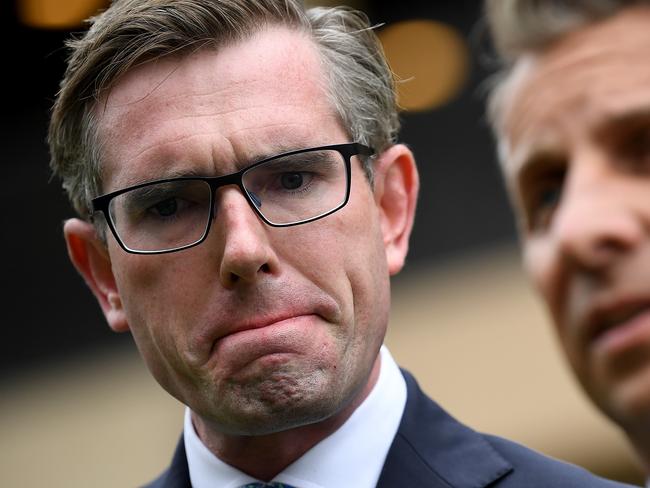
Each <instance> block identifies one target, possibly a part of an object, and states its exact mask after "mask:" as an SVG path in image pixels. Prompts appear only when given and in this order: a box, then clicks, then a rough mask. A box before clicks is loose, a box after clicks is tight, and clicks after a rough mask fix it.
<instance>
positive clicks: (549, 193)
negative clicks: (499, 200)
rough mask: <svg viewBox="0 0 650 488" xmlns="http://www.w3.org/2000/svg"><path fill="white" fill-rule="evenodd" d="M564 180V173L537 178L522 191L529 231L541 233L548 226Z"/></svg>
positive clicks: (556, 206) (559, 198)
mask: <svg viewBox="0 0 650 488" xmlns="http://www.w3.org/2000/svg"><path fill="white" fill-rule="evenodd" d="M564 179H565V174H564V171H561V172H559V171H558V172H554V173H553V174H549V175H545V176H539V177H537V178H536V179H535V180H534V181H532V182H531V183H532V184H531V185H530V186H528V187H527V188H525V189H524V190H523V191H524V195H523V197H524V200H525V202H526V218H527V223H528V229H529V230H530V231H533V232H534V231H543V230H545V229H547V228H548V227H549V226H550V224H551V222H552V220H553V217H554V215H555V212H556V210H557V208H558V206H559V205H560V200H561V199H562V191H563V187H564Z"/></svg>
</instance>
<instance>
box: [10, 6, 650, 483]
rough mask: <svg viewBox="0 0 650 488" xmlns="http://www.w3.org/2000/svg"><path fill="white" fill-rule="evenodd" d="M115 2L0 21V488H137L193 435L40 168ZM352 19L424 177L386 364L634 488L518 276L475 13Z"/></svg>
mask: <svg viewBox="0 0 650 488" xmlns="http://www.w3.org/2000/svg"><path fill="white" fill-rule="evenodd" d="M107 3H108V2H106V1H104V0H13V1H9V0H6V1H3V2H2V4H1V6H0V22H1V23H2V26H1V29H0V36H2V45H4V46H5V49H4V50H3V54H2V56H3V58H4V65H5V67H6V69H5V72H4V73H5V74H4V75H3V76H2V77H3V85H2V86H3V87H4V90H3V91H4V97H5V98H4V100H5V101H4V102H3V104H4V107H5V108H4V110H3V112H2V114H3V115H2V117H1V121H2V131H1V137H2V147H3V151H2V159H1V163H0V164H1V165H2V176H1V178H2V179H1V182H2V185H1V186H0V206H1V208H2V209H3V211H2V212H0V223H1V224H2V229H3V230H2V235H4V238H2V239H0V252H1V255H2V258H3V259H2V264H0V266H1V272H2V277H3V280H4V283H5V285H4V286H3V291H2V294H1V296H2V299H1V302H0V305H1V307H2V308H1V310H2V312H3V317H4V320H3V322H4V324H5V325H4V330H3V336H4V337H5V339H4V340H3V341H2V353H1V354H0V432H1V433H2V435H0V486H3V487H37V486H38V487H40V486H49V487H66V488H70V487H88V486H93V487H115V486H139V485H140V484H142V483H144V482H146V481H148V480H150V479H152V478H153V477H155V476H156V475H157V474H158V473H159V472H161V471H162V470H163V469H164V468H165V467H166V466H167V464H168V463H169V461H170V459H171V455H172V452H173V449H174V446H175V444H176V442H177V440H178V437H179V435H180V432H181V429H182V406H181V405H179V404H178V403H177V402H176V401H175V400H173V399H172V398H170V397H169V396H168V395H167V394H166V393H165V392H163V391H162V389H161V388H159V387H158V385H157V384H156V383H155V382H154V380H153V379H152V378H151V377H150V376H149V374H148V372H147V371H146V369H145V367H144V366H143V364H142V362H141V361H140V359H139V358H138V355H137V351H136V350H135V347H134V346H133V344H132V341H131V338H130V336H128V335H126V334H125V335H116V334H113V333H111V332H110V331H109V329H108V327H107V326H106V325H105V323H104V320H103V317H102V316H101V314H100V310H99V307H98V306H97V304H96V303H95V301H94V298H93V297H92V295H91V293H90V292H89V291H88V290H87V289H86V288H85V285H84V284H83V282H82V280H81V278H79V277H78V276H77V275H76V273H75V271H74V269H73V267H72V265H71V264H70V263H69V262H68V259H67V255H66V250H65V245H64V241H63V238H62V222H63V220H64V219H65V218H67V217H70V216H72V215H73V212H72V210H71V209H70V207H69V205H68V203H67V200H66V198H65V196H64V195H63V192H62V190H61V189H60V184H59V182H58V181H55V180H52V178H51V176H50V173H49V169H48V165H47V162H48V152H47V147H46V144H45V134H46V126H47V119H48V114H49V109H50V107H51V105H52V100H53V97H54V95H55V93H56V90H57V85H58V80H59V79H60V77H61V75H62V73H63V69H64V60H65V56H66V53H65V49H64V48H63V42H64V40H65V39H67V38H68V37H69V36H70V35H76V34H79V33H81V32H83V30H84V23H83V19H85V18H87V17H88V16H91V15H93V14H94V13H96V12H97V11H99V10H100V9H102V8H105V7H106V5H107ZM308 3H311V4H314V5H315V4H319V5H321V4H333V3H334V2H308ZM335 3H336V4H339V3H341V2H335ZM345 3H348V4H350V5H353V6H356V7H359V8H361V9H363V10H364V11H366V12H367V13H368V14H369V16H370V18H371V20H372V21H373V22H374V23H376V24H377V25H378V26H379V27H378V28H377V31H378V33H379V35H380V37H381V39H382V42H383V44H384V47H385V50H386V53H387V55H388V57H389V60H390V62H391V66H392V68H393V70H394V71H395V72H396V75H397V76H398V78H399V80H400V83H399V90H400V103H401V106H402V107H403V109H404V111H403V113H402V122H403V129H402V132H401V140H402V141H404V142H406V143H407V144H409V145H410V146H411V148H412V149H413V151H414V152H415V155H416V158H417V161H418V164H419V169H420V172H421V180H422V191H421V197H420V200H419V208H418V215H417V218H416V226H415V232H414V236H413V239H412V244H411V252H410V256H409V261H408V263H407V266H406V268H405V270H404V271H403V272H402V273H401V274H400V275H399V276H398V277H396V279H395V280H394V285H393V296H394V305H393V312H392V322H391V328H390V332H389V336H388V338H387V343H388V345H389V347H390V349H391V351H392V353H393V355H394V356H395V357H396V359H397V361H398V362H399V363H400V364H401V365H402V366H404V367H406V368H408V369H410V370H411V371H412V372H413V373H414V374H415V376H416V377H417V378H418V379H419V381H420V383H421V386H422V387H423V388H424V389H425V390H426V391H427V392H428V393H429V394H430V395H431V396H432V397H433V398H434V399H436V400H437V401H438V402H440V403H441V404H442V405H443V406H444V407H446V408H447V409H448V410H450V411H451V412H452V413H453V414H454V415H455V416H456V417H458V418H459V419H460V420H462V421H464V422H466V423H468V424H469V425H471V426H472V427H474V428H476V429H478V430H483V431H488V432H491V433H496V434H499V435H503V436H506V437H510V438H512V439H515V440H517V441H520V442H522V443H524V444H527V445H529V446H531V447H533V448H535V449H538V450H540V451H543V452H545V453H547V454H550V455H552V456H555V457H559V458H562V459H565V460H568V461H570V462H573V463H577V464H580V465H583V466H585V467H586V468H588V469H590V470H592V471H595V472H597V473H599V474H601V475H604V476H607V477H611V478H616V479H620V480H627V481H635V482H640V481H641V480H642V476H641V474H640V470H639V467H638V464H637V462H636V460H635V458H634V457H633V455H632V454H631V450H630V449H629V447H628V446H627V444H626V443H625V441H624V440H623V437H622V436H621V434H620V433H619V432H618V431H617V430H616V429H615V428H614V427H611V426H610V425H609V424H608V423H607V422H605V420H604V419H603V417H602V416H601V415H600V414H599V413H597V412H595V411H594V409H593V408H592V407H591V406H590V404H588V403H587V401H586V400H585V398H584V396H583V395H582V393H581V392H580V391H579V390H578V389H577V386H576V384H575V382H574V380H573V378H572V377H571V376H570V374H569V373H568V371H567V368H566V365H565V364H564V360H563V358H562V356H561V355H560V353H559V351H558V350H557V344H556V341H555V337H554V336H553V333H552V330H551V327H550V326H549V323H548V321H547V318H546V317H545V315H544V312H543V309H542V307H541V305H540V304H539V302H538V301H537V299H536V297H535V296H534V294H533V293H532V290H531V288H530V287H529V285H528V283H527V282H526V280H525V278H524V276H523V274H522V271H521V269H520V264H519V256H518V253H517V243H516V237H515V232H514V227H513V223H512V216H511V214H510V211H509V209H508V204H507V199H506V197H505V193H504V191H503V187H502V184H501V181H500V179H499V173H498V168H497V165H496V162H495V157H494V150H493V146H492V141H491V136H490V133H489V130H488V127H487V123H486V121H485V117H484V110H483V105H484V100H485V79H486V78H487V77H488V75H489V74H490V72H491V70H492V69H493V67H494V63H493V62H492V61H491V59H490V55H489V49H488V47H489V46H488V45H487V42H486V39H485V32H484V26H483V24H482V22H481V20H480V2H479V1H478V0H456V1H455V2H422V1H415V0H400V1H399V2H394V1H385V2H372V1H362V0H359V1H356V2H355V1H348V2H345Z"/></svg>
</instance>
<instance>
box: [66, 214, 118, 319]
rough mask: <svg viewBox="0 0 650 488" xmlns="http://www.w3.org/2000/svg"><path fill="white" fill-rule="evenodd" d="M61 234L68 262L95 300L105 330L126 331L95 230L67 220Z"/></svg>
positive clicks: (110, 269) (75, 221)
mask: <svg viewBox="0 0 650 488" xmlns="http://www.w3.org/2000/svg"><path fill="white" fill-rule="evenodd" d="M63 234H64V236H65V242H66V245H67V247H68V255H69V256H70V260H71V261H72V264H74V266H75V268H76V269H77V271H78V272H79V274H80V275H81V276H82V277H83V279H84V281H85V282H86V285H88V288H90V290H91V291H92V292H93V294H94V295H95V298H97V301H98V302H99V305H100V307H101V309H102V312H104V317H105V318H106V321H107V322H108V325H109V327H110V328H111V329H113V330H114V331H115V332H126V331H128V330H129V324H128V322H127V320H126V314H125V313H124V307H123V306H122V300H121V298H120V294H119V291H118V289H117V286H116V284H115V277H114V276H113V270H112V267H111V260H110V257H109V255H108V251H107V249H106V247H105V244H104V243H103V242H102V241H101V240H100V239H99V237H98V236H97V233H96V230H95V227H94V226H93V225H92V224H90V223H88V222H86V221H84V220H81V219H70V220H67V221H66V222H65V225H64V226H63Z"/></svg>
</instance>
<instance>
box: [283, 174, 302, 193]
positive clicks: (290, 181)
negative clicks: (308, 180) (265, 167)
mask: <svg viewBox="0 0 650 488" xmlns="http://www.w3.org/2000/svg"><path fill="white" fill-rule="evenodd" d="M280 183H281V184H282V187H283V188H284V189H286V190H296V189H298V188H300V187H301V186H302V184H303V174H302V173H298V172H295V173H284V174H282V176H281V177H280Z"/></svg>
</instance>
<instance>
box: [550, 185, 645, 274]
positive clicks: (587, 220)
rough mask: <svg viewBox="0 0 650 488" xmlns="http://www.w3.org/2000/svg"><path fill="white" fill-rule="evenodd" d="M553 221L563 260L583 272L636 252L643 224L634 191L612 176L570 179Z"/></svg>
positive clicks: (604, 265)
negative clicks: (636, 205)
mask: <svg viewBox="0 0 650 488" xmlns="http://www.w3.org/2000/svg"><path fill="white" fill-rule="evenodd" d="M566 185H567V186H566V187H565V190H564V194H563V195H562V200H561V202H560V204H559V207H558V208H557V210H556V216H555V219H554V225H553V227H554V233H555V235H556V238H557V241H558V245H559V249H560V252H561V254H562V255H563V256H564V258H565V259H568V260H569V261H570V262H573V263H574V264H575V265H577V266H579V267H582V268H585V269H599V268H603V267H607V266H608V265H610V264H612V263H613V262H614V261H615V260H617V259H619V258H620V257H622V256H623V255H625V254H626V253H628V252H631V251H632V250H634V248H636V247H637V246H638V245H639V243H640V242H641V240H642V239H643V233H644V224H643V220H642V217H641V215H640V213H639V212H638V210H639V209H636V208H635V205H634V201H635V200H634V195H633V193H634V189H633V188H632V189H631V190H630V188H628V187H629V183H626V182H625V181H624V177H622V176H621V175H613V174H612V173H608V174H602V175H599V176H595V175H594V174H593V172H592V173H591V174H583V175H575V174H574V175H570V178H569V180H568V181H567V182H566Z"/></svg>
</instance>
